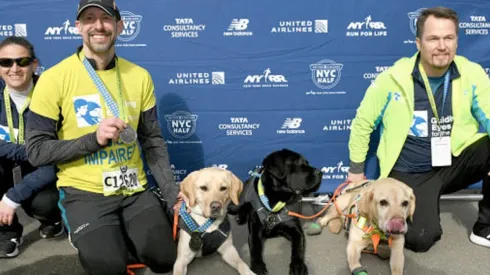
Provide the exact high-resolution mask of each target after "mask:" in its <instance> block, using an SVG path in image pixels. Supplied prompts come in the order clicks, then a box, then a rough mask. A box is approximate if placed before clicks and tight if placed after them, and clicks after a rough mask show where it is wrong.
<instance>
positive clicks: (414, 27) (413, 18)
mask: <svg viewBox="0 0 490 275" xmlns="http://www.w3.org/2000/svg"><path fill="white" fill-rule="evenodd" d="M425 9H427V8H420V9H418V10H416V11H411V12H409V13H408V19H409V20H410V21H409V25H410V30H411V31H412V34H413V35H417V18H418V17H419V15H420V13H421V12H422V11H423V10H425ZM403 43H405V44H407V43H415V41H413V40H410V39H408V40H406V41H404V42H403Z"/></svg>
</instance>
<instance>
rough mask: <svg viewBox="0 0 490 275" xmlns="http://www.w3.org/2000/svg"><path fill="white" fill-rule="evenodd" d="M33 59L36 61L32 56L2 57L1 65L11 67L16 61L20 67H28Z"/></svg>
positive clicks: (0, 59)
mask: <svg viewBox="0 0 490 275" xmlns="http://www.w3.org/2000/svg"><path fill="white" fill-rule="evenodd" d="M32 61H34V58H32V57H19V58H0V67H5V68H10V67H12V65H14V62H15V63H16V64H17V66H19V67H27V66H29V65H31V63H32Z"/></svg>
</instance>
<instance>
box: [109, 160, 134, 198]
mask: <svg viewBox="0 0 490 275" xmlns="http://www.w3.org/2000/svg"><path fill="white" fill-rule="evenodd" d="M102 182H103V184H104V195H106V196H110V195H115V194H118V193H120V192H123V193H128V194H131V193H134V192H135V191H139V190H142V189H143V187H142V186H141V185H140V183H139V181H138V169H137V168H128V167H127V166H122V167H120V168H119V169H117V170H112V171H107V172H103V173H102Z"/></svg>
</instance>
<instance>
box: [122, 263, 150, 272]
mask: <svg viewBox="0 0 490 275" xmlns="http://www.w3.org/2000/svg"><path fill="white" fill-rule="evenodd" d="M145 267H146V265H144V264H130V265H128V266H127V267H126V271H127V272H128V275H136V274H135V273H134V272H133V271H132V270H131V269H137V268H145Z"/></svg>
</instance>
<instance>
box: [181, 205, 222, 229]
mask: <svg viewBox="0 0 490 275" xmlns="http://www.w3.org/2000/svg"><path fill="white" fill-rule="evenodd" d="M179 214H180V216H181V217H182V219H183V220H184V223H185V224H186V225H187V227H189V229H190V231H192V232H204V231H206V229H208V228H209V227H210V226H211V225H212V224H213V223H214V221H215V220H216V219H214V218H208V219H207V220H206V222H205V223H203V224H202V225H199V224H198V223H197V222H196V221H195V220H194V219H193V218H192V216H191V215H190V214H189V213H187V211H186V207H185V202H182V205H181V206H180V209H179Z"/></svg>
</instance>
